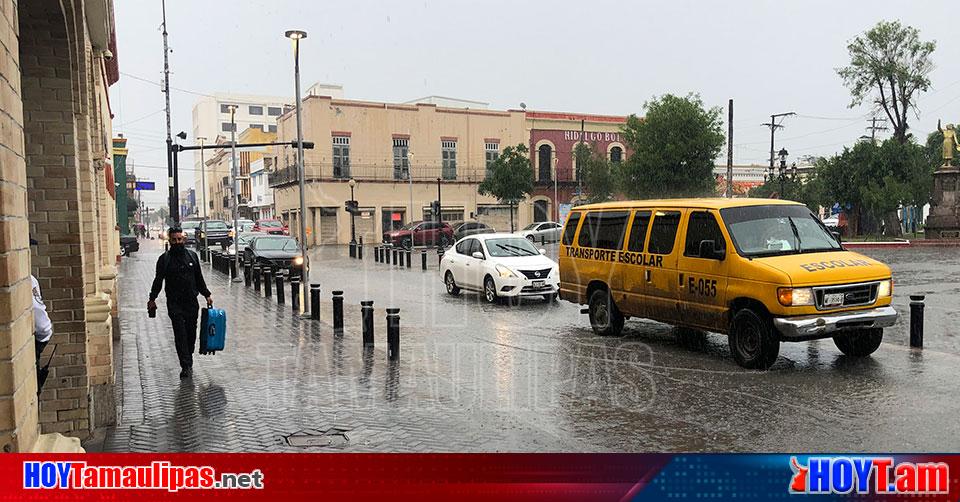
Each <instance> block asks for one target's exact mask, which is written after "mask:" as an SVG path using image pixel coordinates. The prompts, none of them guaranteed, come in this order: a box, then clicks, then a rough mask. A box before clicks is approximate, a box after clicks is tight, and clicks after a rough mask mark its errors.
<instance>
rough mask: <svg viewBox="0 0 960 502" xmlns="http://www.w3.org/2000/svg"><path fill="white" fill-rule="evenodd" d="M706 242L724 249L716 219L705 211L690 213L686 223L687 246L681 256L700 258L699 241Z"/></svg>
mask: <svg viewBox="0 0 960 502" xmlns="http://www.w3.org/2000/svg"><path fill="white" fill-rule="evenodd" d="M706 240H710V241H713V242H715V243H716V247H717V249H720V248H724V247H726V245H725V244H724V240H723V233H721V232H720V225H718V224H717V219H716V218H714V216H713V214H712V213H708V212H706V211H697V212H694V213H690V221H689V222H688V223H687V244H686V248H685V249H684V251H683V255H684V256H692V257H694V258H698V257H700V241H706Z"/></svg>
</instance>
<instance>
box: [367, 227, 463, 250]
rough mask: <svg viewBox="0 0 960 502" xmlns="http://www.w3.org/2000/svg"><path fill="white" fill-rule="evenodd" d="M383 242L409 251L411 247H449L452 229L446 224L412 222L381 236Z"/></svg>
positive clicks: (452, 240)
mask: <svg viewBox="0 0 960 502" xmlns="http://www.w3.org/2000/svg"><path fill="white" fill-rule="evenodd" d="M383 242H386V243H389V244H392V245H394V246H400V247H402V248H404V249H411V248H412V247H413V246H434V245H437V244H439V245H441V246H443V247H447V246H449V245H450V244H451V243H452V242H454V239H453V229H452V228H450V224H449V223H447V222H443V223H442V224H441V223H437V222H435V221H414V222H410V223H407V224H406V225H405V226H404V227H403V228H401V229H400V230H391V231H389V232H385V233H384V234H383Z"/></svg>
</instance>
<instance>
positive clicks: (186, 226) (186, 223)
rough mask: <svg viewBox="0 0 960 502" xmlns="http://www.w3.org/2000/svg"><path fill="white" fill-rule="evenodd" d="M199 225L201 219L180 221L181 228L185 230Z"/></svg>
mask: <svg viewBox="0 0 960 502" xmlns="http://www.w3.org/2000/svg"><path fill="white" fill-rule="evenodd" d="M198 226H200V222H199V221H184V222H181V223H180V228H182V229H183V230H190V229H192V228H197V227H198Z"/></svg>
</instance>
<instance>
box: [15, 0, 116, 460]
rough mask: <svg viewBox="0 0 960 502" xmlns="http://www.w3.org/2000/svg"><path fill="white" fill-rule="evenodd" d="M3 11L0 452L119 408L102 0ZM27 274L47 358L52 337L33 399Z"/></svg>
mask: <svg viewBox="0 0 960 502" xmlns="http://www.w3.org/2000/svg"><path fill="white" fill-rule="evenodd" d="M0 11H2V13H3V15H2V16H0V39H2V44H0V72H2V76H3V78H0V102H2V103H4V105H3V113H0V131H2V134H0V189H2V196H0V450H2V451H7V452H11V451H12V452H30V451H54V450H58V451H76V450H77V449H79V441H76V440H75V441H69V440H65V437H64V436H63V435H67V436H73V437H75V438H83V437H86V436H88V435H89V434H90V432H91V430H92V429H93V428H95V427H98V426H103V425H108V424H111V423H115V420H116V405H115V401H114V397H113V396H114V388H113V387H114V370H113V369H114V366H113V353H112V341H113V334H114V326H115V325H116V315H117V312H116V307H115V306H116V302H115V300H116V297H117V290H116V287H117V285H116V276H117V268H116V263H117V260H118V257H119V236H118V234H117V231H116V224H117V222H116V213H117V208H116V205H115V194H116V189H117V187H116V186H115V181H114V176H113V175H114V172H113V165H112V164H113V162H112V147H113V144H112V139H111V136H112V135H111V129H112V127H111V112H110V102H109V94H108V88H109V86H110V85H111V84H113V83H114V82H116V81H117V80H118V78H119V68H118V66H117V55H116V54H117V48H116V42H115V40H116V38H115V34H114V20H113V9H112V3H111V2H110V1H109V0H86V1H84V2H79V1H75V0H30V1H20V2H3V4H2V8H0ZM31 237H32V238H33V239H36V241H37V242H38V245H36V246H30V244H29V239H30V238H31ZM31 275H34V276H35V277H36V278H37V280H38V282H39V285H40V288H41V291H42V294H43V298H44V301H45V303H46V305H47V311H48V312H49V313H50V318H51V320H52V321H53V331H54V334H53V338H52V339H51V342H50V345H49V346H48V349H47V350H46V351H45V354H44V356H45V357H49V355H50V352H51V349H52V348H53V346H57V347H58V350H57V353H56V356H55V357H53V359H52V360H51V367H50V375H49V377H48V378H47V380H46V384H45V385H44V387H43V391H42V392H41V393H40V395H39V399H38V396H37V377H36V370H35V365H34V362H35V353H34V341H33V321H32V311H31V300H32V295H31V281H30V276H31ZM41 433H47V434H41ZM59 433H62V434H63V435H61V434H59Z"/></svg>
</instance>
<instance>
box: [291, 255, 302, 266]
mask: <svg viewBox="0 0 960 502" xmlns="http://www.w3.org/2000/svg"><path fill="white" fill-rule="evenodd" d="M293 264H294V265H303V257H302V256H296V257H294V258H293Z"/></svg>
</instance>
